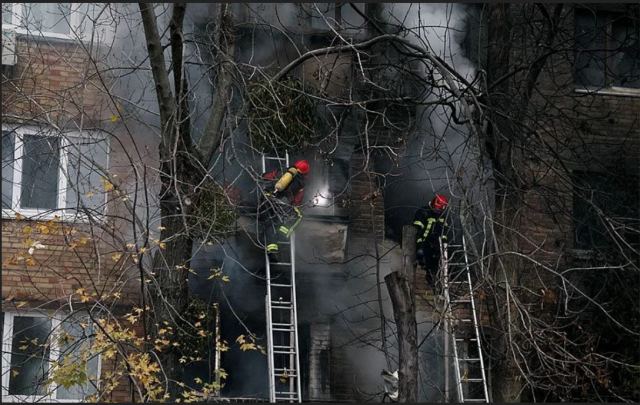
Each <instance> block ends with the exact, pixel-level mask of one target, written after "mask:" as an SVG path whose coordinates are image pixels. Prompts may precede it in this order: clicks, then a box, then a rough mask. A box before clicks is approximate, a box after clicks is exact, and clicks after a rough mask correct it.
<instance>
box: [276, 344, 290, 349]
mask: <svg viewBox="0 0 640 405" xmlns="http://www.w3.org/2000/svg"><path fill="white" fill-rule="evenodd" d="M273 348H274V349H293V346H283V345H273Z"/></svg>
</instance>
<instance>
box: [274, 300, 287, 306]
mask: <svg viewBox="0 0 640 405" xmlns="http://www.w3.org/2000/svg"><path fill="white" fill-rule="evenodd" d="M271 303H272V304H275V305H291V301H275V300H271Z"/></svg>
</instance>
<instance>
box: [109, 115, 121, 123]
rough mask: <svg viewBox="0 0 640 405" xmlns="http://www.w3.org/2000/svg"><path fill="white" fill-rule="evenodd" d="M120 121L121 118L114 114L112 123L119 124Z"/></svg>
mask: <svg viewBox="0 0 640 405" xmlns="http://www.w3.org/2000/svg"><path fill="white" fill-rule="evenodd" d="M119 119H120V117H118V116H117V115H115V114H112V115H111V118H110V120H111V122H118V120H119Z"/></svg>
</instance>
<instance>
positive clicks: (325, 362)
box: [318, 349, 331, 394]
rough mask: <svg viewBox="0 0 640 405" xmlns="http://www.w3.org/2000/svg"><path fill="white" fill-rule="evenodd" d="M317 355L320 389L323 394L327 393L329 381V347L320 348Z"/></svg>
mask: <svg viewBox="0 0 640 405" xmlns="http://www.w3.org/2000/svg"><path fill="white" fill-rule="evenodd" d="M318 357H319V359H320V391H322V393H323V394H327V393H329V388H330V387H329V384H330V382H331V378H330V377H331V375H330V372H331V361H330V360H331V352H330V350H329V349H322V350H320V354H319V355H318Z"/></svg>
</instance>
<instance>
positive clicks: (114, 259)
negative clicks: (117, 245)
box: [111, 253, 122, 262]
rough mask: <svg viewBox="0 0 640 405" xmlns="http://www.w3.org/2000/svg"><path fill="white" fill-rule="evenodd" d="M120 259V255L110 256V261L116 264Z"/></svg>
mask: <svg viewBox="0 0 640 405" xmlns="http://www.w3.org/2000/svg"><path fill="white" fill-rule="evenodd" d="M121 257H122V253H114V254H112V255H111V260H113V261H114V262H117V261H118V260H120V258H121Z"/></svg>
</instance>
